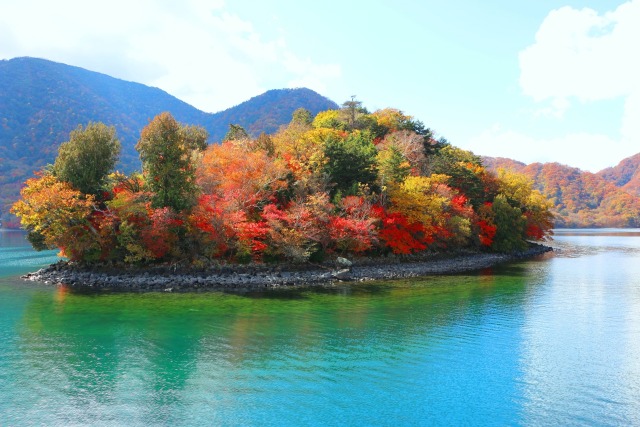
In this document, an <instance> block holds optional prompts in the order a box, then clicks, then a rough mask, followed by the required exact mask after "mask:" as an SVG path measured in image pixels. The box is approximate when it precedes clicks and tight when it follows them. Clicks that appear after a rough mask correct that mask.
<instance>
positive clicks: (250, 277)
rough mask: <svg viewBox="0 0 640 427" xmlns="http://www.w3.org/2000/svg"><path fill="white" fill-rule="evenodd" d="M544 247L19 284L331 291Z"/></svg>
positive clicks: (176, 269) (65, 269)
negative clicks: (327, 288)
mask: <svg viewBox="0 0 640 427" xmlns="http://www.w3.org/2000/svg"><path fill="white" fill-rule="evenodd" d="M551 250H552V249H551V248H550V247H548V246H543V245H539V244H531V245H530V247H529V248H528V249H527V250H525V251H522V252H516V253H511V254H493V253H491V254H490V253H464V254H457V255H451V254H449V255H446V256H443V255H433V254H431V255H422V256H407V257H392V258H387V257H385V258H363V259H358V260H356V261H353V262H352V261H349V260H347V259H345V258H337V259H336V260H335V261H334V262H332V263H331V264H328V263H327V264H304V265H295V264H293V265H291V264H275V265H269V264H255V265H235V264H227V265H212V266H210V267H207V268H201V269H194V268H192V267H180V266H177V265H162V266H151V267H137V268H134V267H129V268H126V267H122V266H119V267H113V266H111V267H109V266H104V265H103V266H91V267H87V266H82V265H78V264H76V263H72V262H67V261H60V262H58V263H56V264H52V265H50V266H49V267H46V268H43V269H41V270H39V271H37V272H35V273H29V274H27V275H25V276H22V278H23V279H26V280H31V281H38V282H44V283H46V284H54V285H66V286H69V287H72V288H83V289H95V290H118V291H133V292H139V291H165V292H181V291H197V290H226V291H236V292H243V291H245V292H246V291H257V290H265V289H275V288H298V287H309V286H317V285H329V286H330V285H333V284H335V283H336V282H341V281H370V280H393V279H407V278H412V277H421V276H429V275H438V274H457V273H464V272H467V271H474V270H481V269H484V268H488V267H491V266H494V265H497V264H502V263H505V262H509V261H514V260H518V259H525V258H530V257H534V256H537V255H541V254H544V253H545V252H549V251H551Z"/></svg>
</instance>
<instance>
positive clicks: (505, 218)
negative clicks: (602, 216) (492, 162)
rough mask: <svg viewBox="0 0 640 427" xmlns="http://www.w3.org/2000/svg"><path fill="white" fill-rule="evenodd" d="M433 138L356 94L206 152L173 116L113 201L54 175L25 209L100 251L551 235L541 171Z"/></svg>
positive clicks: (91, 251) (376, 245) (42, 243)
mask: <svg viewBox="0 0 640 427" xmlns="http://www.w3.org/2000/svg"><path fill="white" fill-rule="evenodd" d="M232 129H233V126H232ZM236 130H238V129H236ZM427 137H428V138H429V140H430V141H431V140H432V134H431V132H430V131H429V130H428V129H426V128H424V125H422V123H421V122H417V121H414V120H413V119H412V118H410V117H409V116H406V115H404V114H403V113H401V112H400V111H399V110H391V109H387V110H383V111H381V112H374V113H372V114H370V113H369V112H368V111H367V110H366V109H365V108H363V107H362V106H361V104H360V102H359V101H356V100H355V99H352V100H351V101H350V102H347V103H345V106H344V108H342V109H340V110H330V111H328V112H326V113H321V114H319V115H318V116H316V118H315V119H314V121H313V122H311V120H310V114H309V113H308V112H306V111H304V110H298V111H296V114H295V115H294V117H293V119H292V120H291V121H290V122H289V124H288V125H286V126H283V127H282V128H280V130H279V131H278V132H277V133H275V134H273V135H266V134H262V135H260V136H259V137H258V138H257V139H252V138H250V137H248V135H247V134H246V133H242V135H240V137H239V138H238V139H235V137H234V138H231V139H229V140H227V141H224V142H223V143H221V144H217V145H212V146H209V147H207V148H206V149H205V140H206V133H205V132H204V130H203V129H202V128H198V127H193V126H184V125H181V124H179V123H178V122H177V121H176V120H175V119H174V118H173V117H172V116H171V115H170V114H168V113H163V114H161V115H159V116H157V117H156V118H154V119H153V120H152V121H151V122H150V123H149V125H148V126H147V127H146V128H144V129H143V131H142V133H141V136H140V140H139V142H138V145H137V149H138V150H139V151H140V157H141V159H142V164H143V173H142V175H140V174H130V175H124V174H122V173H120V172H115V173H111V174H110V175H108V176H106V177H105V176H103V177H102V178H101V180H100V186H101V189H103V190H104V191H102V192H101V193H100V198H101V201H100V203H96V197H95V196H94V195H93V194H92V193H91V192H89V191H87V192H82V191H78V190H77V189H74V188H72V187H71V186H70V184H69V183H68V182H62V181H61V180H59V179H58V178H57V177H56V176H53V175H50V174H49V175H47V174H44V175H42V176H40V177H39V178H38V179H37V180H36V179H34V180H31V181H28V182H27V186H26V188H25V189H24V190H23V200H22V201H20V202H18V203H16V205H15V206H14V212H15V213H16V214H17V215H18V216H19V217H20V218H21V220H22V222H23V224H24V226H25V227H26V228H27V229H28V230H29V231H30V232H31V233H30V239H31V241H32V242H33V244H34V246H38V247H52V246H57V247H60V248H62V249H63V251H64V253H66V254H68V255H69V256H70V257H71V258H73V259H78V260H82V261H87V262H93V261H98V260H113V261H123V262H125V263H153V262H176V261H191V262H194V263H196V264H198V265H202V262H203V261H202V259H203V258H206V259H209V260H214V259H221V260H226V261H230V262H248V261H256V262H262V261H280V260H285V261H289V262H296V263H301V262H308V261H310V260H318V259H322V258H323V257H326V256H335V255H337V254H344V255H349V254H356V255H359V254H367V253H388V252H393V253H396V254H412V253H417V252H422V251H427V250H429V251H438V250H443V249H456V248H474V249H484V250H494V251H514V250H519V249H522V248H524V247H525V246H526V240H529V239H542V238H544V237H545V236H547V235H548V234H549V233H550V228H551V216H550V214H549V210H548V208H549V206H550V205H549V204H548V203H547V202H546V200H545V199H544V197H543V196H542V195H541V194H540V193H539V192H537V191H536V190H534V189H533V188H532V185H531V183H530V182H529V181H528V180H526V179H525V178H523V177H522V176H519V175H514V174H511V173H506V172H500V173H499V174H498V175H497V176H496V175H494V174H492V173H490V172H488V171H487V170H486V169H484V167H483V166H482V164H481V163H480V161H479V159H478V158H477V157H476V156H474V155H473V154H472V153H470V152H467V151H464V150H460V149H457V148H455V147H452V146H450V145H448V143H447V144H442V145H441V146H439V147H438V148H437V149H434V151H428V150H425V145H424V144H425V138H427ZM65 150H66V149H65ZM65 150H61V156H64V153H66V151H65ZM64 160H65V159H64V158H61V159H60V160H59V161H58V164H62V162H63V161H64ZM433 170H438V171H447V173H446V174H445V173H433ZM105 174H106V172H105Z"/></svg>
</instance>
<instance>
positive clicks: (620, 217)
mask: <svg viewBox="0 0 640 427" xmlns="http://www.w3.org/2000/svg"><path fill="white" fill-rule="evenodd" d="M634 157H636V156H634ZM482 160H483V163H484V164H485V165H486V166H487V167H488V168H489V169H493V170H495V169H497V168H505V169H510V170H514V171H516V172H520V173H523V174H525V175H527V176H529V177H530V178H532V179H533V181H534V183H535V187H536V188H537V189H538V190H540V191H541V192H542V193H543V194H544V195H545V196H547V197H548V198H549V199H550V200H552V201H553V203H554V204H555V207H554V209H553V212H554V214H555V215H556V227H638V226H640V197H638V196H637V195H636V194H632V193H631V192H627V191H625V186H626V185H627V184H628V183H629V182H631V178H629V180H628V181H626V182H624V181H625V180H624V179H620V180H619V181H616V179H615V177H622V176H624V174H623V173H622V172H621V170H622V168H619V169H615V168H611V170H610V171H609V172H608V173H605V171H602V172H599V173H597V174H594V173H591V172H585V171H582V170H580V169H578V168H573V167H569V166H565V165H561V164H559V163H544V164H542V163H532V164H530V165H525V164H524V163H521V162H517V161H514V160H511V159H504V158H491V157H483V159H482ZM625 160H628V159H625ZM623 163H624V164H627V163H628V162H625V161H623V162H621V164H623ZM614 169H615V170H614ZM632 175H633V174H632ZM605 176H606V177H608V179H605ZM616 182H619V183H620V184H621V185H620V187H618V186H616V184H615V183H616Z"/></svg>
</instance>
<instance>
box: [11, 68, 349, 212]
mask: <svg viewBox="0 0 640 427" xmlns="http://www.w3.org/2000/svg"><path fill="white" fill-rule="evenodd" d="M300 107H303V108H306V109H308V110H309V111H311V113H312V114H314V115H315V114H317V113H318V112H319V111H323V110H327V109H334V108H338V106H337V104H336V103H335V102H333V101H330V100H329V99H327V98H325V97H323V96H321V95H319V94H317V93H316V92H314V91H312V90H309V89H304V88H302V89H278V90H270V91H268V92H266V93H264V94H262V95H259V96H256V97H254V98H251V99H250V100H248V101H246V102H243V103H242V104H240V105H237V106H235V107H233V108H229V109H227V110H225V111H222V112H219V113H214V114H211V113H205V112H203V111H200V110H198V109H197V108H195V107H192V106H191V105H189V104H187V103H185V102H183V101H181V100H179V99H177V98H175V97H173V96H171V95H170V94H168V93H167V92H165V91H163V90H160V89H158V88H153V87H149V86H145V85H143V84H139V83H133V82H128V81H124V80H120V79H116V78H113V77H110V76H108V75H105V74H101V73H96V72H93V71H88V70H85V69H83V68H79V67H74V66H70V65H65V64H61V63H56V62H52V61H48V60H44V59H36V58H15V59H11V60H1V61H0V218H1V217H5V218H6V214H7V211H8V207H9V206H10V204H11V203H12V202H13V201H15V200H16V199H17V198H18V193H19V189H20V186H21V184H22V182H23V181H24V180H25V179H26V178H28V177H29V176H31V175H32V173H33V171H34V170H39V169H40V168H42V167H43V166H45V165H46V164H49V163H52V162H53V160H54V159H55V157H56V154H57V150H58V146H59V145H60V143H62V142H64V141H66V140H68V137H69V132H71V131H72V130H73V129H75V128H76V127H77V126H78V125H79V124H83V125H85V124H87V123H88V122H90V121H94V122H95V121H100V122H103V123H105V124H107V125H113V126H115V128H116V131H117V134H118V137H119V138H120V142H121V143H122V154H121V157H120V164H119V166H118V168H119V169H121V170H123V171H125V172H129V171H132V170H135V169H138V168H139V167H140V166H139V165H140V163H139V160H138V153H137V152H136V151H135V149H134V146H135V144H136V142H137V140H138V137H139V135H140V131H141V130H142V128H143V127H144V126H146V124H147V123H148V122H149V120H151V119H152V118H153V117H155V116H156V115H157V114H159V113H161V112H163V111H169V112H170V113H171V114H172V115H173V116H174V117H175V118H176V119H177V120H178V121H180V122H182V123H186V124H193V125H200V126H203V127H204V128H205V129H207V131H208V132H209V135H210V139H209V141H210V142H216V141H220V140H221V139H222V138H223V137H224V135H225V134H226V132H227V130H228V126H229V124H230V123H234V124H239V125H241V126H243V127H244V128H245V129H246V130H247V131H248V132H249V133H250V134H252V135H254V136H257V135H258V134H259V133H260V132H263V131H264V132H267V133H269V132H273V131H275V130H277V129H278V127H279V126H280V125H282V124H285V123H288V122H289V121H290V120H291V115H292V113H293V111H295V110H296V109H297V108H300Z"/></svg>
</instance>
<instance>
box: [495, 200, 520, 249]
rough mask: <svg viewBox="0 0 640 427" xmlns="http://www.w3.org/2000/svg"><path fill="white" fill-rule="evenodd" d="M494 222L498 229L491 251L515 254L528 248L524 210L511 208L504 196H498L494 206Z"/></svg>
mask: <svg viewBox="0 0 640 427" xmlns="http://www.w3.org/2000/svg"><path fill="white" fill-rule="evenodd" d="M491 208H492V211H493V221H494V223H495V225H496V227H497V230H496V235H495V237H494V239H493V244H492V245H491V249H493V250H495V251H497V252H513V251H518V250H523V249H525V248H526V247H527V242H526V241H525V240H524V236H525V227H526V218H525V216H524V215H523V214H522V210H521V209H520V208H518V207H515V206H511V205H510V204H509V202H508V200H507V197H506V196H505V195H504V194H498V195H497V196H496V198H495V199H494V200H493V205H492V207H491Z"/></svg>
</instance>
